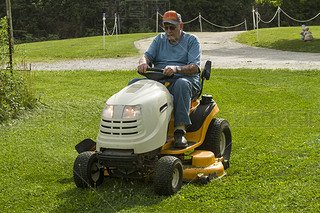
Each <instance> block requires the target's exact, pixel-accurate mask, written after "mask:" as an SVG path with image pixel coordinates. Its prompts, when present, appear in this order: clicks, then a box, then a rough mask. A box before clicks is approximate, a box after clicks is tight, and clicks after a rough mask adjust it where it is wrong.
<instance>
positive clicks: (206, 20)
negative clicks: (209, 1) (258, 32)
mask: <svg viewBox="0 0 320 213" xmlns="http://www.w3.org/2000/svg"><path fill="white" fill-rule="evenodd" d="M158 16H161V17H163V15H161V14H160V13H159V12H158V11H157V19H156V32H157V33H158V29H159V21H158V20H159V19H158ZM196 20H198V21H199V25H200V31H201V32H202V21H201V20H204V21H205V22H207V23H208V24H210V25H212V26H214V27H219V28H223V29H231V28H236V27H239V26H241V25H243V24H244V27H245V30H246V31H247V21H246V19H245V20H244V21H243V22H241V23H239V24H236V25H234V26H221V25H218V24H214V23H212V22H210V21H209V20H208V19H206V18H204V17H203V16H202V15H201V14H200V13H199V15H198V16H196V17H195V18H193V19H191V20H190V21H184V22H183V24H184V25H186V24H190V23H192V22H194V21H196ZM160 27H162V26H161V25H160Z"/></svg>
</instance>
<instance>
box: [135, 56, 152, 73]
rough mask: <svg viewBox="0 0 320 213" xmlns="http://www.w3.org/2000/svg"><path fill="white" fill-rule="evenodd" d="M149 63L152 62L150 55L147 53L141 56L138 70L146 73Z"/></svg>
mask: <svg viewBox="0 0 320 213" xmlns="http://www.w3.org/2000/svg"><path fill="white" fill-rule="evenodd" d="M148 64H150V60H149V59H148V57H147V56H145V55H143V56H141V58H140V60H139V65H138V72H139V73H146V72H147V68H148V67H149V65H148Z"/></svg>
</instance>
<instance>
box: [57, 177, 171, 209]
mask: <svg viewBox="0 0 320 213" xmlns="http://www.w3.org/2000/svg"><path fill="white" fill-rule="evenodd" d="M58 182H59V183H61V184H73V185H74V187H73V188H72V189H69V190H67V191H64V192H63V193H61V194H59V195H58V200H61V202H60V203H61V204H60V205H59V206H57V208H56V209H54V210H53V211H52V212H88V211H89V212H118V211H121V210H126V209H132V208H134V207H136V206H139V207H140V208H141V207H143V206H145V207H147V206H152V205H157V204H158V203H159V202H161V201H162V200H164V199H166V198H167V197H165V196H158V195H156V194H155V193H154V190H153V184H152V182H150V181H149V182H146V181H143V180H136V179H122V178H107V177H106V178H104V183H103V184H102V185H100V186H99V187H97V188H85V189H82V188H77V187H76V186H75V184H74V182H73V178H64V179H61V180H58Z"/></svg>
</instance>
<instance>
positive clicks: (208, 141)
mask: <svg viewBox="0 0 320 213" xmlns="http://www.w3.org/2000/svg"><path fill="white" fill-rule="evenodd" d="M231 145H232V136H231V130H230V124H229V123H228V121H226V120H224V119H221V118H214V119H212V121H211V123H210V125H209V127H208V130H207V134H206V138H205V140H204V141H203V143H202V144H201V146H199V147H198V148H197V149H199V150H208V151H212V152H213V153H214V155H215V156H216V157H217V158H221V157H223V158H224V160H225V161H227V162H228V161H229V159H230V155H231ZM226 165H229V164H226Z"/></svg>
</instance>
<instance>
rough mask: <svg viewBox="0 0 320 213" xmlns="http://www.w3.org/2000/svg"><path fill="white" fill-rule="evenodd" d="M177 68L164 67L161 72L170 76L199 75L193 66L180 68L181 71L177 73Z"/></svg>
mask: <svg viewBox="0 0 320 213" xmlns="http://www.w3.org/2000/svg"><path fill="white" fill-rule="evenodd" d="M177 68H178V66H166V68H164V70H163V74H165V75H167V76H171V75H173V74H175V73H179V74H184V75H193V74H196V73H199V67H198V66H197V65H195V64H188V65H184V66H180V68H181V71H178V69H177Z"/></svg>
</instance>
